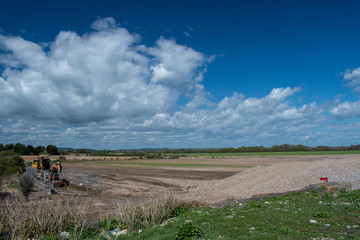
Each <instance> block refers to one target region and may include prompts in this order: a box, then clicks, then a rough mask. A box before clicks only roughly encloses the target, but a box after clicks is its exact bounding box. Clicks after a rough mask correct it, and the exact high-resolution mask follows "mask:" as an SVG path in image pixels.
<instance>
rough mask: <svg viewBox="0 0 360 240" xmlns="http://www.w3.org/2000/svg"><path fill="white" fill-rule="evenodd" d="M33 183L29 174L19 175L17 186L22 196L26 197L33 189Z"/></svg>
mask: <svg viewBox="0 0 360 240" xmlns="http://www.w3.org/2000/svg"><path fill="white" fill-rule="evenodd" d="M34 184H35V183H34V179H33V178H32V177H30V176H29V175H27V174H23V175H21V176H20V180H19V187H20V191H21V193H22V194H23V195H24V197H26V198H28V196H29V194H30V192H31V191H32V190H33V187H34Z"/></svg>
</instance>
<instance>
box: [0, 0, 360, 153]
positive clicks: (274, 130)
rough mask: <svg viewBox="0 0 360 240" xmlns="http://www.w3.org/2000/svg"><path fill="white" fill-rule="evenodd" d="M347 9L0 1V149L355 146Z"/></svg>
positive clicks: (358, 79) (335, 5)
mask: <svg viewBox="0 0 360 240" xmlns="http://www.w3.org/2000/svg"><path fill="white" fill-rule="evenodd" d="M50 2H51V3H50ZM359 11H360V2H359V1H346V0H344V1H332V0H330V1H329V0H326V1H324V0H318V1H310V0H303V1H297V0H286V1H283V0H280V1H258V0H255V1H253V0H251V1H250V0H249V1H235V0H234V1H230V0H224V1H218V0H207V1H205V0H197V1H194V0H192V1H189V0H181V1H166V0H163V1H160V0H153V1H145V0H144V1H141V0H122V1H115V0H114V1H109V0H103V1H68V0H64V1H56V2H55V1H40V0H38V1H19V0H4V1H2V3H1V14H0V102H1V107H0V143H4V144H5V143H17V142H21V143H24V144H32V145H45V146H46V145H49V144H54V145H56V146H58V147H73V148H94V149H126V148H147V147H159V148H161V147H168V148H191V147H237V146H243V145H244V146H253V145H263V146H272V145H275V144H282V143H287V144H304V145H308V146H318V145H328V146H339V145H351V144H359V143H360V99H359V94H360V30H359V26H360V14H359Z"/></svg>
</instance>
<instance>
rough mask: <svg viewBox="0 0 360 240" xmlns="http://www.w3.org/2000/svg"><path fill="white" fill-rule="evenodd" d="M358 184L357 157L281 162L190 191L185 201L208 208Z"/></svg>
mask: <svg viewBox="0 0 360 240" xmlns="http://www.w3.org/2000/svg"><path fill="white" fill-rule="evenodd" d="M321 177H327V178H328V179H329V182H353V181H359V180H360V156H359V155H351V156H336V157H331V156H330V157H328V158H325V159H324V160H321V161H314V162H283V163H277V164H274V165H271V166H267V167H263V166H257V167H254V168H251V169H248V170H247V171H244V172H242V173H238V174H236V175H234V176H231V177H229V178H226V179H223V180H219V181H213V182H211V183H210V184H206V185H201V186H199V187H197V188H195V189H192V190H189V192H188V195H187V198H188V199H191V200H197V201H201V202H205V203H209V204H213V203H217V202H222V201H227V200H231V199H244V198H250V197H252V196H254V195H257V194H270V193H283V192H288V191H295V190H300V189H302V188H304V187H307V186H309V185H312V184H318V183H321V181H320V178H321Z"/></svg>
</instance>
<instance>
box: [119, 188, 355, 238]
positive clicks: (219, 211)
mask: <svg viewBox="0 0 360 240" xmlns="http://www.w3.org/2000/svg"><path fill="white" fill-rule="evenodd" d="M359 222H360V191H354V192H342V193H341V194H340V195H339V196H334V195H333V194H332V193H331V192H321V191H318V190H312V191H309V192H306V193H303V192H294V193H292V194H289V195H284V196H280V197H270V198H267V199H266V200H264V201H252V202H248V203H243V204H241V203H237V204H235V205H232V206H226V207H224V208H211V207H205V208H196V209H193V210H191V211H188V212H184V213H182V214H180V216H178V217H175V218H171V219H169V220H167V221H165V222H164V223H163V224H161V225H159V226H157V227H155V228H149V229H141V230H140V231H141V233H132V234H129V235H126V236H121V237H119V238H118V239H191V238H184V236H191V235H192V236H193V237H194V238H193V239H328V238H330V239H359V238H360V228H359V224H360V223H359Z"/></svg>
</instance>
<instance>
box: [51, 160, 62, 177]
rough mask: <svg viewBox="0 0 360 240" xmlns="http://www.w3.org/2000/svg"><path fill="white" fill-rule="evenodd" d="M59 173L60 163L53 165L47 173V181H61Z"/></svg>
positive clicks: (60, 169)
mask: <svg viewBox="0 0 360 240" xmlns="http://www.w3.org/2000/svg"><path fill="white" fill-rule="evenodd" d="M61 171H62V166H61V164H60V162H56V163H54V164H53V165H52V167H51V169H50V171H49V179H53V178H54V179H55V180H59V179H61Z"/></svg>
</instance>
